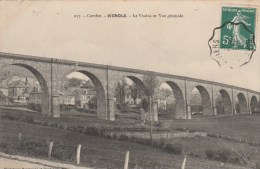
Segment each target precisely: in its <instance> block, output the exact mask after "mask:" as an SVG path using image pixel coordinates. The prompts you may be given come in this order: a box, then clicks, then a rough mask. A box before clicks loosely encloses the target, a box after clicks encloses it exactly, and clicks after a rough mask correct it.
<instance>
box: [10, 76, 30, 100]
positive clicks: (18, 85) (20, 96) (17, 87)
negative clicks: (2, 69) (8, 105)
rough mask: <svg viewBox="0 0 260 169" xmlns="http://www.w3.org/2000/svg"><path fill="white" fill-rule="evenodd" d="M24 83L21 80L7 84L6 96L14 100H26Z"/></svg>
mask: <svg viewBox="0 0 260 169" xmlns="http://www.w3.org/2000/svg"><path fill="white" fill-rule="evenodd" d="M25 89H26V85H25V83H24V82H22V81H21V80H18V81H14V82H12V83H10V84H9V86H8V97H9V99H11V100H13V101H15V102H26V98H25V96H24V94H25Z"/></svg>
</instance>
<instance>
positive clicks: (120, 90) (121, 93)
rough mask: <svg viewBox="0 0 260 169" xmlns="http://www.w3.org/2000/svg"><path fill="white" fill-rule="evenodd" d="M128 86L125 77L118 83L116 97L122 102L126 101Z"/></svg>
mask: <svg viewBox="0 0 260 169" xmlns="http://www.w3.org/2000/svg"><path fill="white" fill-rule="evenodd" d="M126 86H127V83H126V80H125V79H123V80H122V81H120V82H119V83H118V84H117V87H116V98H117V100H118V102H119V103H120V104H123V103H125V87H126Z"/></svg>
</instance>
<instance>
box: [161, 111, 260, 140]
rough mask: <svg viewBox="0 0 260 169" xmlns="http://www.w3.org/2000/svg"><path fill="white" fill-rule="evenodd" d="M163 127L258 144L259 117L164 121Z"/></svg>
mask: <svg viewBox="0 0 260 169" xmlns="http://www.w3.org/2000/svg"><path fill="white" fill-rule="evenodd" d="M164 127H169V128H187V129H191V130H196V131H205V132H208V133H214V134H219V135H224V136H230V137H233V138H242V139H247V140H249V141H258V142H260V134H259V133H260V115H259V114H252V115H235V116H228V117H219V118H217V117H216V118H200V119H191V120H170V121H164Z"/></svg>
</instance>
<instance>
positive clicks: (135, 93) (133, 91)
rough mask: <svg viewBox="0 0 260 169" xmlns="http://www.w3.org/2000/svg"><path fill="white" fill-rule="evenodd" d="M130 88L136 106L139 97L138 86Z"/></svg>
mask: <svg viewBox="0 0 260 169" xmlns="http://www.w3.org/2000/svg"><path fill="white" fill-rule="evenodd" d="M129 87H130V89H131V96H132V98H133V99H134V104H136V99H137V97H138V88H137V86H136V84H132V85H130V86H129Z"/></svg>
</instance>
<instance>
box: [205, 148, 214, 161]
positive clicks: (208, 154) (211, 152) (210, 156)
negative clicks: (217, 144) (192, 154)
mask: <svg viewBox="0 0 260 169" xmlns="http://www.w3.org/2000/svg"><path fill="white" fill-rule="evenodd" d="M205 153H206V156H207V158H208V159H210V160H211V159H212V158H213V157H214V151H213V150H212V149H206V150H205Z"/></svg>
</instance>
